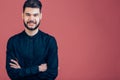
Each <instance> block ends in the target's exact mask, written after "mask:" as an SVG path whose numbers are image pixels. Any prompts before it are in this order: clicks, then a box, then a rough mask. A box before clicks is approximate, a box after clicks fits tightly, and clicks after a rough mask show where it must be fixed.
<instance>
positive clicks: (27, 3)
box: [23, 0, 42, 12]
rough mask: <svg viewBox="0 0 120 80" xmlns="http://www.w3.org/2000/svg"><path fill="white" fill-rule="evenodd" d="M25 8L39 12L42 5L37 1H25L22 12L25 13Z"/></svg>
mask: <svg viewBox="0 0 120 80" xmlns="http://www.w3.org/2000/svg"><path fill="white" fill-rule="evenodd" d="M26 7H30V8H39V9H40V11H41V9H42V3H41V2H40V1H39V0H26V1H25V3H24V5H23V12H24V11H25V8H26Z"/></svg>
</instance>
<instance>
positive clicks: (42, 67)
mask: <svg viewBox="0 0 120 80" xmlns="http://www.w3.org/2000/svg"><path fill="white" fill-rule="evenodd" d="M46 70H47V64H46V63H45V64H41V65H39V71H40V72H45V71H46Z"/></svg>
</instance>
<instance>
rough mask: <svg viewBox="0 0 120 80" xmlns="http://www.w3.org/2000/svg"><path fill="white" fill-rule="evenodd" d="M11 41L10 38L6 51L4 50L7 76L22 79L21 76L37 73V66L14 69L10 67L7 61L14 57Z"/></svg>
mask: <svg viewBox="0 0 120 80" xmlns="http://www.w3.org/2000/svg"><path fill="white" fill-rule="evenodd" d="M12 43H13V41H12V39H11V38H10V39H9V40H8V43H7V51H6V70H7V73H8V76H9V77H10V78H11V79H12V80H19V79H22V78H23V77H26V76H30V75H34V74H37V73H39V69H38V66H33V67H29V68H21V69H14V68H11V67H10V65H9V63H10V62H11V61H10V60H11V59H14V60H15V59H16V58H15V54H14V49H13V44H12Z"/></svg>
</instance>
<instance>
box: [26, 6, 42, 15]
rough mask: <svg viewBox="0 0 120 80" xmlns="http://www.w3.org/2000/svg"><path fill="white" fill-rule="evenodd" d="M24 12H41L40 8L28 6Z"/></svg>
mask: <svg viewBox="0 0 120 80" xmlns="http://www.w3.org/2000/svg"><path fill="white" fill-rule="evenodd" d="M24 13H30V14H36V13H40V9H39V8H30V7H26V8H25V11H24Z"/></svg>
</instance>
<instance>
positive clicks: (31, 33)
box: [25, 28, 38, 36]
mask: <svg viewBox="0 0 120 80" xmlns="http://www.w3.org/2000/svg"><path fill="white" fill-rule="evenodd" d="M25 32H26V33H27V35H29V36H34V35H35V34H37V32H38V29H36V30H33V31H31V30H28V29H26V28H25Z"/></svg>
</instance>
